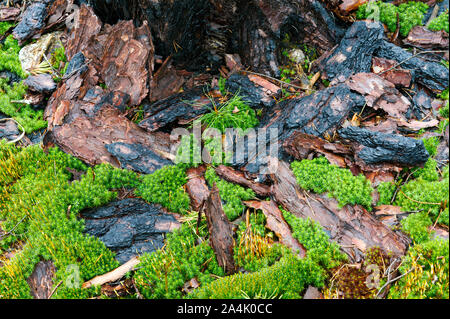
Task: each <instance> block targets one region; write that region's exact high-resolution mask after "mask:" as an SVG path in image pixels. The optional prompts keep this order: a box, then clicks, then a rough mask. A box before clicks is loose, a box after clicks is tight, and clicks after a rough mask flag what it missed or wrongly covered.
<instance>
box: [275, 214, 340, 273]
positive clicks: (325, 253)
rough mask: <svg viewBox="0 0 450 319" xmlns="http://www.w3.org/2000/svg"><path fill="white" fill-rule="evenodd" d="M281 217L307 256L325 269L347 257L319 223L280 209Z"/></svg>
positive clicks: (334, 265)
mask: <svg viewBox="0 0 450 319" xmlns="http://www.w3.org/2000/svg"><path fill="white" fill-rule="evenodd" d="M281 211H282V212H283V217H284V219H285V220H286V222H287V223H288V224H289V226H290V227H291V229H292V236H293V237H294V238H295V239H297V240H298V241H299V243H301V244H302V245H303V246H304V247H305V248H306V249H307V250H308V253H307V254H308V256H309V257H310V258H312V260H314V261H315V262H316V263H318V264H319V265H321V266H322V267H324V268H326V269H330V268H333V267H336V266H337V265H339V264H341V262H342V261H345V260H346V259H347V256H346V255H344V254H343V253H342V252H341V251H340V248H339V245H338V244H336V243H335V242H331V241H330V237H329V236H328V235H327V234H326V233H325V231H324V230H323V228H322V226H320V224H319V223H317V222H315V221H313V220H311V219H309V218H307V219H303V218H298V217H296V216H294V215H293V214H292V213H290V212H288V211H285V210H283V209H281Z"/></svg>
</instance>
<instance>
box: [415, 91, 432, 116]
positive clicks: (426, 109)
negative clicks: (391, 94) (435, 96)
mask: <svg viewBox="0 0 450 319" xmlns="http://www.w3.org/2000/svg"><path fill="white" fill-rule="evenodd" d="M430 111H431V98H430V96H429V95H428V94H427V93H425V91H424V90H419V92H417V93H416V94H415V95H414V97H413V112H414V115H415V116H416V118H417V119H418V120H421V119H423V118H424V117H425V116H427V114H429V113H430Z"/></svg>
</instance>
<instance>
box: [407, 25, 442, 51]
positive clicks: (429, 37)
mask: <svg viewBox="0 0 450 319" xmlns="http://www.w3.org/2000/svg"><path fill="white" fill-rule="evenodd" d="M403 42H405V43H406V44H409V45H412V46H416V47H419V48H424V49H431V48H443V49H448V45H449V38H448V33H447V32H445V31H442V30H441V31H431V30H428V29H427V28H426V27H423V26H415V27H414V28H412V29H411V31H410V32H409V33H408V37H407V38H406V39H405V40H404V41H403Z"/></svg>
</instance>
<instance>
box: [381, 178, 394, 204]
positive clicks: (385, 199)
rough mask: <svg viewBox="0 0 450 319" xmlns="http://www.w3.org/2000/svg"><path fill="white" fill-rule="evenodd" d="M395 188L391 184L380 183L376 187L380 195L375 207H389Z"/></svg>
mask: <svg viewBox="0 0 450 319" xmlns="http://www.w3.org/2000/svg"><path fill="white" fill-rule="evenodd" d="M396 188H397V187H396V184H395V183H393V182H381V183H380V185H378V187H377V191H378V194H379V195H380V199H379V200H378V203H377V205H378V206H379V205H390V204H391V201H392V197H393V196H394V193H395V189H396Z"/></svg>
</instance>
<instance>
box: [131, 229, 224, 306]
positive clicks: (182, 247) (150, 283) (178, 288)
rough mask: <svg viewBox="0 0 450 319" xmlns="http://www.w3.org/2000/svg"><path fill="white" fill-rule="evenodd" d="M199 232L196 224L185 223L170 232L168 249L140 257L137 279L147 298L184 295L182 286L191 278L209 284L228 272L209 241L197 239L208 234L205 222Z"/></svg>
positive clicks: (136, 281)
mask: <svg viewBox="0 0 450 319" xmlns="http://www.w3.org/2000/svg"><path fill="white" fill-rule="evenodd" d="M199 232H200V234H199V235H197V234H196V233H195V226H194V225H193V224H190V223H188V222H187V223H184V224H183V225H182V227H181V228H180V229H178V230H176V231H174V232H173V233H170V234H168V235H167V244H166V247H165V248H163V249H160V250H158V251H156V252H153V253H151V254H144V255H142V256H141V257H140V260H141V262H140V264H139V269H138V270H137V271H136V273H135V275H134V280H135V283H136V286H137V287H138V290H139V292H140V293H141V294H142V295H143V296H144V297H145V298H151V299H153V298H182V297H183V296H184V293H183V291H182V288H183V286H184V284H185V283H186V282H188V281H189V280H191V279H194V278H196V279H197V281H198V282H199V283H200V284H201V285H206V284H207V283H209V282H212V281H213V280H215V279H216V277H217V276H223V275H224V273H223V270H222V268H220V267H219V265H218V263H217V260H216V257H215V254H214V251H213V250H212V248H211V247H210V246H209V245H208V243H207V242H206V241H204V242H202V243H201V244H199V245H197V239H198V238H199V237H203V236H207V233H208V231H207V229H206V225H205V222H204V221H203V223H202V225H201V227H199ZM213 275H214V276H213Z"/></svg>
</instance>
